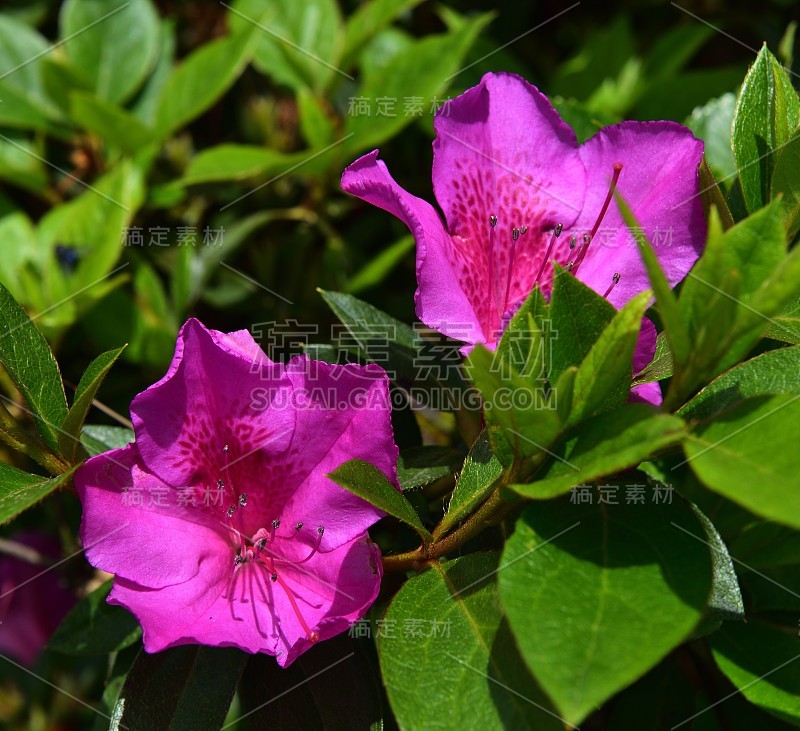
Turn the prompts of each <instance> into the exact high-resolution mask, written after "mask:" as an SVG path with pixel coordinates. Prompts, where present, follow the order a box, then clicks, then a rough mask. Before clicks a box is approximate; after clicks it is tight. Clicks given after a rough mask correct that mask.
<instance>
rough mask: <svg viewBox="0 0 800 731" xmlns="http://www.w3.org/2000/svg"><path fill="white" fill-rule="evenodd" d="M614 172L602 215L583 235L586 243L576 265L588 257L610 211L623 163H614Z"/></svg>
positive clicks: (576, 260) (601, 211)
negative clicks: (590, 246)
mask: <svg viewBox="0 0 800 731" xmlns="http://www.w3.org/2000/svg"><path fill="white" fill-rule="evenodd" d="M613 168H614V173H613V175H612V176H611V184H610V185H609V186H608V193H607V194H606V199H605V201H603V206H602V208H601V209H600V215H599V216H598V217H597V220H596V221H595V222H594V226H592V230H591V231H590V232H589V233H588V234H584V235H583V241H584V245H583V246H582V247H581V249H580V251H579V252H578V256H577V257H576V259H575V267H574V269H576V270H577V268H578V267H579V266H580V265H581V262H582V261H583V260H584V259H585V258H586V252H587V251H588V250H589V244H591V243H592V241H593V239H594V237H595V235H596V234H597V231H598V229H599V228H600V224H601V223H602V221H603V218H604V217H605V215H606V212H607V211H608V207H609V205H611V199H612V198H613V197H614V191H615V190H616V189H617V182H618V181H619V176H620V173H621V172H622V163H621V162H615V163H614V166H613Z"/></svg>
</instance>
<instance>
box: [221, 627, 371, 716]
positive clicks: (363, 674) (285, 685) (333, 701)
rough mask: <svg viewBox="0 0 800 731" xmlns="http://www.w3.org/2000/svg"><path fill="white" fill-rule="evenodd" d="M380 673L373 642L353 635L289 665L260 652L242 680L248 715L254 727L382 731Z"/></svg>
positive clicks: (241, 692) (317, 647)
mask: <svg viewBox="0 0 800 731" xmlns="http://www.w3.org/2000/svg"><path fill="white" fill-rule="evenodd" d="M358 626H359V625H358V624H356V625H354V628H357V627H358ZM351 632H352V630H351ZM379 677H380V675H379V672H378V667H377V660H376V658H375V657H374V650H373V649H372V647H371V646H370V643H369V641H368V640H367V641H366V642H365V640H364V639H360V638H359V639H357V638H355V637H348V636H347V635H339V636H338V637H334V638H332V639H329V640H325V641H324V642H320V643H319V644H317V645H315V646H314V647H312V648H311V649H310V650H308V651H307V652H304V653H303V654H302V655H301V656H300V657H299V658H297V660H295V661H294V662H293V663H292V664H291V666H289V667H286V668H282V667H280V666H279V665H278V664H277V663H276V662H275V658H273V657H270V656H269V655H264V654H258V655H254V656H253V657H251V658H250V659H249V660H248V661H247V666H246V668H245V672H244V674H243V676H242V681H241V683H240V685H239V697H240V699H241V702H242V711H243V713H242V717H244V716H247V719H248V720H247V723H248V724H249V727H250V728H252V729H254V731H256V730H258V729H273V728H277V729H303V731H328V730H329V729H354V730H356V729H358V730H363V731H381V730H382V729H383V728H384V726H383V720H382V718H383V714H384V713H385V711H384V710H383V708H382V705H383V704H382V700H383V699H382V698H381V688H380V682H379ZM342 688H347V692H346V693H343V692H342ZM354 699H358V700H357V702H353V700H354ZM237 725H239V724H237ZM223 728H225V727H224V726H223Z"/></svg>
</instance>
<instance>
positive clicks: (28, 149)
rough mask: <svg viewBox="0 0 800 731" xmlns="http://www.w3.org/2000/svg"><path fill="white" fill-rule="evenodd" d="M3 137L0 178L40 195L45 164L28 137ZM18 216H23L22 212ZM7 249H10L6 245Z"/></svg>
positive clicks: (13, 134)
mask: <svg viewBox="0 0 800 731" xmlns="http://www.w3.org/2000/svg"><path fill="white" fill-rule="evenodd" d="M3 137H5V139H3V138H2V137H0V178H2V179H3V180H6V181H8V182H9V183H11V184H12V185H16V186H19V187H21V188H26V189H28V190H32V191H34V192H36V193H41V192H42V191H43V190H44V189H45V188H46V187H47V185H48V173H47V170H46V167H45V164H44V163H43V162H42V161H41V160H39V158H38V157H37V156H36V148H35V147H34V145H33V144H32V142H31V141H30V140H29V139H28V135H27V134H26V133H20V132H13V131H12V130H6V132H5V134H4V135H3ZM18 215H19V216H24V214H23V213H22V212H20V213H19V214H18ZM13 217H14V214H9V215H7V216H4V217H3V220H2V223H0V225H2V224H4V223H5V222H6V221H7V220H8V219H10V218H13ZM7 248H11V247H10V246H8V245H7ZM15 248H22V247H15ZM18 256H25V252H24V251H20V252H18ZM28 256H30V252H28ZM5 281H6V282H8V281H9V280H8V279H6V280H5Z"/></svg>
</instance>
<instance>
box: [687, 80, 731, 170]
mask: <svg viewBox="0 0 800 731" xmlns="http://www.w3.org/2000/svg"><path fill="white" fill-rule="evenodd" d="M735 108H736V95H735V94H733V93H731V92H729V93H727V94H723V95H722V96H721V97H719V98H718V99H712V100H711V101H709V102H708V103H707V104H704V105H703V106H702V107H696V108H695V109H694V111H693V112H692V114H691V116H690V117H689V118H688V119H687V120H686V126H687V127H688V128H689V129H690V130H692V132H694V133H695V135H696V136H697V137H699V138H700V139H701V140H703V142H704V143H705V146H704V150H703V153H704V154H705V156H706V159H707V160H708V164H709V166H710V167H711V170H712V171H713V172H714V175H715V176H716V177H717V179H718V180H719V181H720V183H725V182H726V181H728V182H730V180H731V178H733V176H734V175H736V163H735V162H734V159H733V153H732V152H731V122H733V112H734V110H735Z"/></svg>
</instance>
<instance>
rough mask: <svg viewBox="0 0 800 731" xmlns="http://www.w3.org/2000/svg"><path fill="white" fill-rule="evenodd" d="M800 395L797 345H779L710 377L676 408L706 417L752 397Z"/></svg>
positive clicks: (689, 416) (695, 416)
mask: <svg viewBox="0 0 800 731" xmlns="http://www.w3.org/2000/svg"><path fill="white" fill-rule="evenodd" d="M782 393H784V394H800V347H794V348H780V349H779V350H771V351H769V352H768V353H762V354H761V355H759V356H757V357H755V358H751V359H750V360H747V361H745V362H744V363H740V364H739V365H737V366H736V367H734V368H731V369H730V370H729V371H726V372H725V373H723V374H722V375H721V376H719V377H718V378H716V379H715V380H713V381H712V382H711V383H710V384H708V386H706V387H705V388H704V389H703V390H702V391H700V393H698V394H697V395H696V396H695V397H694V398H693V399H692V400H691V401H689V402H688V403H687V404H685V405H684V406H682V407H681V408H680V410H679V411H678V414H680V415H681V416H682V417H683V418H684V419H708V418H710V417H712V416H714V415H716V414H718V413H720V412H722V411H724V410H725V409H727V408H729V407H730V406H733V405H735V404H737V403H738V402H739V401H741V400H742V399H746V398H751V397H753V396H771V395H775V394H782Z"/></svg>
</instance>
